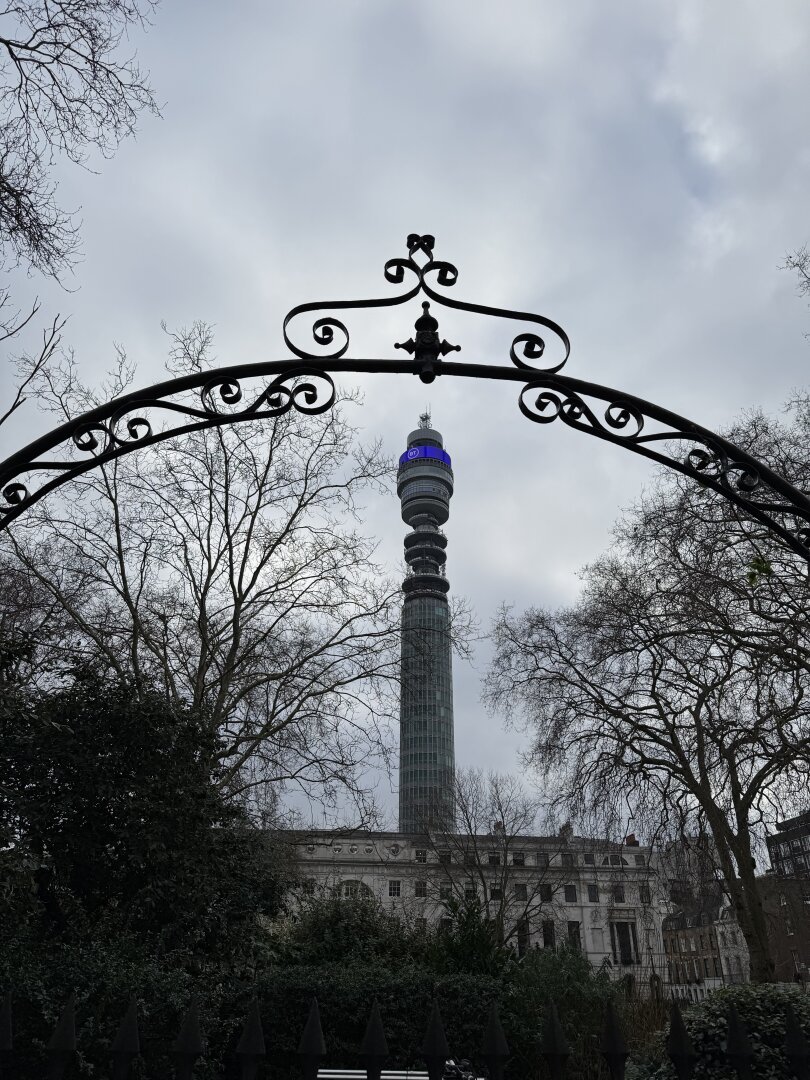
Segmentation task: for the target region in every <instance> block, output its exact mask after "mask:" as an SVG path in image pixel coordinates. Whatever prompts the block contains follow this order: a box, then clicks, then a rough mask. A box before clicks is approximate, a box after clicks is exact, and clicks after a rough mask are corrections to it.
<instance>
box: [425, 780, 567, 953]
mask: <svg viewBox="0 0 810 1080" xmlns="http://www.w3.org/2000/svg"><path fill="white" fill-rule="evenodd" d="M454 803H455V810H456V822H455V829H454V830H453V831H444V830H436V829H432V828H430V827H428V828H426V829H425V834H426V836H427V837H428V842H429V844H430V849H431V850H432V851H434V852H435V853H436V856H437V858H438V860H439V862H441V863H443V865H444V873H443V877H444V882H442V881H440V880H438V879H437V880H436V882H435V890H436V892H437V896H436V899H442V898H443V895H444V896H445V897H446V896H447V893H449V894H450V895H451V896H453V897H454V898H455V899H456V900H459V901H464V900H465V899H466V898H468V897H469V896H471V895H473V894H474V895H475V897H476V898H477V899H478V900H479V901H480V904H481V910H482V912H483V914H484V916H485V918H486V919H487V921H488V922H489V923H490V924H491V925H492V926H494V928H495V932H496V936H497V940H498V941H500V942H502V943H504V944H508V943H512V942H513V943H515V944H518V945H519V946H520V947H521V949H522V947H523V944H522V935H524V934H527V930H528V927H529V925H530V923H531V924H533V923H536V922H537V921H538V920H539V919H540V920H542V919H543V918H546V919H553V918H554V914H555V912H557V910H558V907H559V902H560V895H559V894H560V892H561V890H562V889H563V887H564V885H565V884H566V883H567V879H566V876H565V874H564V873H562V874H561V873H560V870H559V869H558V868H555V869H554V870H551V869H550V868H549V866H550V863H551V861H552V859H553V857H554V856H555V855H556V854H558V853H559V851H560V850H561V848H562V847H563V846H564V845H565V842H564V840H563V839H562V838H561V837H559V836H557V837H549V838H548V842H547V843H546V844H544V846H543V853H544V854H545V855H546V856H547V858H546V860H545V861H546V865H545V866H543V865H538V864H537V862H536V859H535V858H534V845H532V856H533V857H532V860H531V863H530V861H529V853H528V852H527V850H526V847H527V843H526V842H527V838H528V837H534V838H536V823H537V817H538V814H539V812H540V809H541V805H542V803H541V800H540V798H539V797H538V796H536V795H533V794H531V793H529V792H528V791H526V789H525V788H524V786H523V785H522V784H521V783H520V781H519V780H518V779H517V778H516V777H514V776H509V775H502V774H498V773H488V774H487V775H484V773H483V772H482V771H481V770H480V769H460V770H458V771H457V773H456V777H455V786H454ZM442 889H444V890H445V892H444V894H443V893H442Z"/></svg>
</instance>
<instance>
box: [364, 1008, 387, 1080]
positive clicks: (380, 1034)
mask: <svg viewBox="0 0 810 1080" xmlns="http://www.w3.org/2000/svg"><path fill="white" fill-rule="evenodd" d="M360 1057H361V1059H362V1060H363V1062H364V1063H365V1066H366V1077H367V1080H380V1074H381V1073H382V1067H383V1063H384V1062H385V1059H386V1058H387V1057H388V1040H387V1039H386V1037H385V1030H384V1028H383V1022H382V1017H381V1016H380V1007H379V1005H378V1004H377V999H376V998H374V1001H373V1002H372V1005H371V1015H370V1016H369V1018H368V1024H367V1025H366V1033H365V1035H364V1036H363V1044H362V1046H361V1048H360Z"/></svg>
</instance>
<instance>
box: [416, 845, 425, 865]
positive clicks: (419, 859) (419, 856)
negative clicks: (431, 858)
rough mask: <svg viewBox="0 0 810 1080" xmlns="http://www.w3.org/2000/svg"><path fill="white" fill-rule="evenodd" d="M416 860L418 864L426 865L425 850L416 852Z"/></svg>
mask: <svg viewBox="0 0 810 1080" xmlns="http://www.w3.org/2000/svg"><path fill="white" fill-rule="evenodd" d="M414 860H415V861H416V862H421V863H426V862H427V851H426V850H425V849H424V848H417V849H416V852H415V853H414Z"/></svg>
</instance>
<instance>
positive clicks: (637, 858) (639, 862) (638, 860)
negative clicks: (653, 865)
mask: <svg viewBox="0 0 810 1080" xmlns="http://www.w3.org/2000/svg"><path fill="white" fill-rule="evenodd" d="M633 861H634V862H635V864H636V866H646V865H647V860H646V859H645V858H644V856H643V855H634V856H633Z"/></svg>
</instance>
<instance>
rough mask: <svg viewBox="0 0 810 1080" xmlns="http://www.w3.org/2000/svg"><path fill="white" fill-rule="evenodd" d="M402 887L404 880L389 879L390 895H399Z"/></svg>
mask: <svg viewBox="0 0 810 1080" xmlns="http://www.w3.org/2000/svg"><path fill="white" fill-rule="evenodd" d="M401 887H402V882H401V881H389V882H388V895H389V896H399V894H400V889H401Z"/></svg>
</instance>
